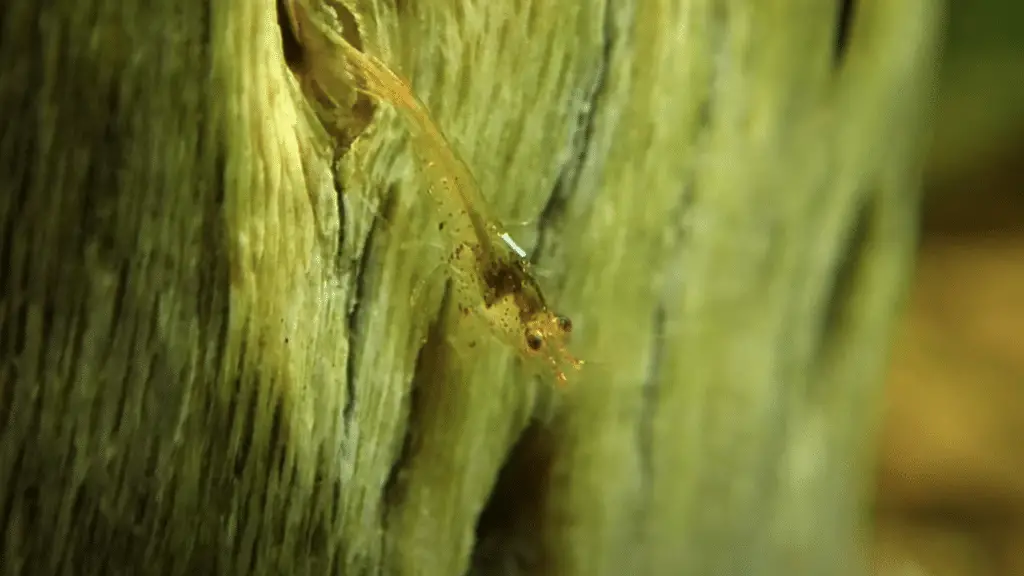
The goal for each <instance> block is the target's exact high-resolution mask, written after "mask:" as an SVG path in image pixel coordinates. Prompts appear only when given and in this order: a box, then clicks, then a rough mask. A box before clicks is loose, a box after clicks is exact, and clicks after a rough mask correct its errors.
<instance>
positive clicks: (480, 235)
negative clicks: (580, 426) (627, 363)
mask: <svg viewBox="0 0 1024 576" xmlns="http://www.w3.org/2000/svg"><path fill="white" fill-rule="evenodd" d="M335 39H336V41H337V42H338V43H339V44H340V45H341V48H342V51H343V53H344V60H345V70H346V72H347V73H348V74H349V75H350V76H351V77H352V79H353V80H354V81H355V82H356V84H357V86H358V89H359V90H361V91H363V92H365V93H367V94H369V95H370V96H372V97H374V98H376V99H378V100H381V101H383V102H386V103H388V104H389V105H391V106H392V107H394V108H395V109H396V110H397V111H398V113H399V115H400V116H401V117H402V119H403V120H404V121H405V124H406V126H407V127H408V130H409V132H410V134H411V145H412V148H413V150H414V152H415V154H416V156H417V157H418V159H419V161H420V163H421V165H422V167H423V172H424V175H425V176H426V178H427V180H428V182H429V185H430V195H431V197H432V198H433V199H434V200H435V201H436V203H437V206H438V209H439V211H440V217H441V220H442V226H441V231H442V233H443V234H444V235H445V236H446V238H447V239H448V241H449V243H450V253H449V256H448V264H449V267H450V269H451V272H452V274H451V276H452V284H453V287H454V288H455V291H456V295H457V297H458V300H459V301H460V305H461V306H462V307H463V309H464V310H470V311H473V312H476V313H477V314H479V315H480V316H481V317H482V318H483V319H484V320H485V321H486V323H487V325H488V326H489V327H490V328H491V330H492V331H494V333H495V334H496V335H497V336H498V337H499V338H500V339H501V340H502V341H504V342H506V343H507V344H509V345H511V346H512V347H513V348H514V349H515V350H516V351H517V352H518V353H519V354H520V355H521V356H523V357H526V358H541V359H543V360H546V361H547V363H549V364H550V366H551V367H552V368H553V369H554V371H555V374H556V376H557V378H558V381H559V382H560V383H565V382H566V381H567V376H566V373H565V371H564V370H563V367H564V366H565V365H566V364H568V365H570V366H572V367H573V368H575V369H579V368H580V367H581V366H582V364H583V362H582V361H581V360H578V359H576V358H574V357H572V356H571V355H570V354H569V352H568V350H567V348H566V345H567V341H568V337H569V333H570V332H571V331H572V322H571V321H570V320H569V319H568V318H567V317H565V316H562V315H559V314H557V313H555V312H554V311H552V310H551V309H549V308H548V306H547V303H546V302H545V300H544V296H543V293H542V292H541V289H540V287H539V286H538V285H537V282H536V280H535V279H534V278H533V276H532V275H531V273H530V270H529V264H528V262H527V261H526V260H525V259H524V256H525V252H524V251H523V250H522V249H521V248H519V246H518V245H516V244H515V242H513V241H512V239H511V237H510V236H509V235H508V233H507V232H506V231H505V230H504V229H502V227H501V226H500V225H498V223H497V222H496V220H494V219H493V218H490V217H489V216H488V215H487V214H486V212H485V203H484V200H483V196H482V195H481V193H480V189H479V187H478V185H477V183H476V181H475V179H474V178H473V175H472V173H471V172H470V171H469V168H468V167H467V166H466V163H465V162H464V161H463V160H462V159H461V158H460V157H459V156H458V154H457V153H456V152H455V151H454V149H453V148H452V146H451V145H450V144H449V142H448V140H447V138H445V136H444V134H443V133H442V132H441V130H440V129H439V128H438V126H437V124H435V123H434V121H433V119H432V118H431V117H430V114H429V113H428V112H427V110H426V107H425V106H424V105H423V104H422V103H421V102H420V101H419V99H418V98H417V97H416V96H415V94H413V92H412V89H411V88H410V87H409V85H408V84H407V83H406V82H404V81H403V80H402V79H401V78H399V77H398V76H397V75H396V74H395V73H394V72H392V71H391V70H390V69H389V68H388V67H387V66H386V65H384V63H382V62H381V61H380V60H378V59H376V58H374V57H373V56H370V55H368V54H364V53H362V52H360V51H359V50H357V49H356V48H354V47H353V46H352V45H351V44H349V43H348V42H346V41H345V40H344V39H343V38H340V37H335Z"/></svg>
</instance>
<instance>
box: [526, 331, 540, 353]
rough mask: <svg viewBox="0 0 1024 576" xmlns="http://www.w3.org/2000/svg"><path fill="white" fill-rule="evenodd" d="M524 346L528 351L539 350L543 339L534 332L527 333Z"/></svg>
mask: <svg viewBox="0 0 1024 576" xmlns="http://www.w3.org/2000/svg"><path fill="white" fill-rule="evenodd" d="M526 345H527V346H529V347H530V350H540V347H541V346H543V345H544V337H543V336H541V335H540V334H539V333H538V332H536V331H530V332H527V333H526Z"/></svg>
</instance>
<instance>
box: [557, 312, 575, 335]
mask: <svg viewBox="0 0 1024 576" xmlns="http://www.w3.org/2000/svg"><path fill="white" fill-rule="evenodd" d="M558 329H559V330H561V331H562V332H566V333H568V332H572V320H570V319H569V317H568V316H559V317H558Z"/></svg>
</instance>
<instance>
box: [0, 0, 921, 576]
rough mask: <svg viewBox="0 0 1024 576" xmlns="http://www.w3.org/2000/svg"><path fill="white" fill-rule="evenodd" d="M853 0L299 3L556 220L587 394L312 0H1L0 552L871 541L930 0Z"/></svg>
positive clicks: (369, 558) (556, 284)
mask: <svg viewBox="0 0 1024 576" xmlns="http://www.w3.org/2000/svg"><path fill="white" fill-rule="evenodd" d="M841 4H842V3H831V2H818V1H811V0H786V1H781V2H773V3H766V2H752V1H750V2H741V1H726V0H687V1H651V2H631V1H609V2H603V3H602V2H579V3H555V2H534V1H532V0H516V1H512V0H505V1H500V2H499V1H491V0H486V1H485V0H474V1H458V2H397V3H394V2H374V1H370V0H359V1H355V2H353V3H351V4H344V5H343V4H342V3H339V0H334V2H329V3H327V4H326V5H322V4H320V3H319V2H318V0H306V4H305V5H306V6H307V7H309V8H310V9H311V10H312V12H313V13H315V14H317V15H318V18H323V21H324V22H326V23H328V24H329V25H331V26H334V27H335V28H336V29H337V30H338V32H339V33H341V34H343V35H344V36H345V37H346V38H349V39H350V40H351V41H353V43H354V44H355V45H356V46H357V47H359V48H361V49H365V50H367V51H368V52H370V53H372V54H375V55H377V56H379V57H380V58H381V59H383V60H384V61H385V62H387V63H388V64H389V65H391V66H393V67H394V68H395V69H396V70H398V71H399V72H400V73H402V74H403V75H405V76H406V77H408V78H410V80H411V82H412V84H413V86H414V87H415V89H416V90H417V92H418V93H419V94H420V96H421V97H422V99H423V100H424V101H425V103H426V104H427V106H428V107H429V108H430V110H431V111H432V112H433V114H434V115H435V116H436V118H437V120H438V122H439V123H440V125H441V126H442V127H443V128H444V130H445V131H446V132H447V133H448V135H449V137H450V139H451V140H452V141H453V143H454V144H455V146H456V147H457V149H458V150H459V152H460V153H461V154H462V155H463V156H464V157H465V158H466V160H467V161H468V164H469V165H470V167H471V168H472V170H473V171H474V174H475V175H476V177H477V179H478V180H479V183H480V185H481V188H482V190H483V193H484V196H485V197H486V199H487V202H488V206H489V208H490V211H491V212H492V213H493V214H495V215H496V216H497V217H499V218H501V219H503V221H505V222H506V223H507V224H509V225H512V224H514V223H517V222H526V224H524V225H522V226H513V227H512V229H513V231H514V232H515V234H516V237H517V238H518V239H519V240H520V241H521V243H522V244H524V246H525V247H526V248H527V249H528V250H529V251H530V252H531V258H532V259H533V260H534V262H535V263H536V270H537V273H538V276H539V277H540V281H541V283H542V284H543V285H544V287H545V288H546V290H547V295H548V297H549V299H550V300H551V301H552V303H553V304H554V305H555V306H556V307H557V308H558V309H560V310H561V311H562V312H564V313H566V314H568V315H570V316H571V317H572V318H573V320H574V322H575V326H576V328H575V332H574V343H573V350H574V352H575V353H576V354H578V355H579V356H581V357H582V358H584V359H586V360H587V361H588V364H587V365H586V367H585V369H584V371H583V372H582V373H581V374H580V375H579V377H578V378H576V379H575V380H574V381H573V382H572V383H571V385H570V386H569V387H568V388H566V389H565V390H557V389H555V387H554V383H553V380H552V379H551V378H550V377H547V376H545V375H544V374H539V375H537V374H535V373H534V372H533V371H531V369H530V367H529V366H525V365H522V364H521V363H520V362H519V361H518V360H517V359H516V358H515V357H514V355H513V354H512V353H511V352H510V351H508V350H507V349H505V348H504V347H503V346H502V345H501V344H500V343H498V342H495V341H494V340H493V338H491V337H490V336H489V334H488V333H487V332H486V331H483V330H482V329H481V327H480V325H479V324H478V323H475V322H474V321H473V320H472V319H471V318H470V319H464V318H461V317H460V315H459V314H457V313H456V312H455V307H454V306H450V305H449V303H447V302H446V300H445V299H444V296H443V295H444V290H443V281H444V274H435V273H434V271H435V270H436V269H437V266H438V264H440V263H441V262H442V259H443V257H444V254H443V252H442V250H441V248H439V246H441V245H442V243H441V242H440V239H439V236H438V231H437V224H438V222H437V219H436V217H435V215H434V214H433V213H432V205H431V204H430V202H429V201H427V199H426V194H425V190H424V187H423V183H422V181H421V180H420V178H419V174H418V172H417V171H416V169H415V166H414V164H413V159H412V158H411V156H410V155H409V154H408V150H407V148H406V146H405V143H406V141H405V139H404V129H403V128H402V126H401V124H400V123H399V122H398V121H397V118H396V116H395V114H394V113H393V111H391V110H389V109H388V108H387V107H386V106H383V105H379V104H377V103H374V102H371V101H369V100H368V99H366V97H364V96H361V95H358V94H357V93H355V92H353V91H351V89H350V88H351V87H350V86H348V85H347V84H346V83H345V82H344V81H343V78H341V77H340V76H339V75H338V74H337V70H336V69H334V68H333V65H332V64H331V60H330V55H331V51H332V46H331V45H330V42H328V41H326V40H325V39H324V38H323V37H317V36H316V35H315V34H308V33H303V32H301V31H300V32H299V33H296V34H295V35H294V36H289V31H290V30H291V29H290V27H289V25H288V23H287V19H286V18H283V17H280V16H279V11H280V10H283V3H282V4H281V5H277V4H275V3H274V2H268V1H266V0H260V1H251V2H235V3H228V2H214V3H209V2H197V1H193V0H187V1H182V2H174V3H159V2H140V1H138V0H127V1H118V2H114V1H112V0H89V1H76V2H71V1H70V0H67V1H58V2H51V3H49V5H44V4H42V3H38V2H31V1H28V0H13V2H8V5H7V6H5V9H4V13H3V15H2V16H0V27H2V34H0V74H2V77H0V113H2V114H3V125H2V127H0V185H2V195H0V264H2V268H0V274H2V276H0V288H2V293H0V355H2V356H0V379H2V380H0V384H2V388H0V391H2V394H0V519H2V524H0V530H2V531H3V532H2V534H3V537H2V540H0V541H2V544H0V556H2V558H3V562H2V563H0V572H3V573H6V574H16V573H29V572H30V571H31V573H39V574H43V573H76V574H101V573H102V574H114V573H138V574H148V573H169V574H185V573H203V574H212V573H218V574H371V573H377V574H389V575H390V574H396V575H401V574H424V575H455V574H464V573H467V572H472V573H476V574H564V575H576V574H579V575H584V574H586V575H597V574H608V575H614V574H651V575H657V574H843V573H857V572H858V571H859V570H860V564H859V561H858V560H857V558H858V557H859V553H860V550H859V545H860V541H861V538H862V534H861V529H862V527H863V521H864V518H863V516H864V510H865V506H864V505H865V502H866V501H867V499H868V498H869V496H870V495H869V494H868V492H867V486H868V484H869V483H868V480H869V477H870V474H871V468H872V462H873V454H872V450H871V442H872V434H873V430H874V427H875V421H876V418H877V414H876V412H877V407H878V398H877V396H878V386H879V382H880V373H881V368H882V366H883V362H884V359H885V354H886V350H887V348H888V341H889V331H890V325H891V324H892V320H893V315H894V312H895V311H896V310H897V307H898V305H899V302H900V299H901V294H902V291H903V286H904V283H905V280H906V276H907V274H908V271H909V268H908V264H909V259H910V254H911V249H912V246H913V242H914V227H915V208H916V203H917V187H918V172H919V164H920V159H919V156H920V151H921V148H922V143H921V142H922V138H921V136H922V132H923V130H922V128H923V126H924V122H923V120H924V118H925V111H926V110H927V100H928V98H927V95H928V89H929V85H930V77H931V69H932V65H933V60H934V58H935V51H934V46H935V39H936V36H937V32H938V22H939V12H940V10H939V5H938V4H937V3H935V2H932V1H929V0H910V1H907V2H883V1H881V0H863V1H861V2H852V3H849V4H850V6H849V7H850V8H852V11H851V12H850V13H849V14H850V16H851V18H850V19H849V20H848V24H849V26H842V25H840V22H842V21H843V19H842V18H840V11H841ZM282 26H284V29H285V31H286V32H285V34H284V35H283V36H282ZM841 30H845V32H842V33H841V32H840V31H841ZM837 36H843V37H844V38H845V40H844V41H843V42H841V43H839V42H837ZM837 44H842V47H841V49H837ZM286 52H287V53H288V58H287V61H286V58H285V54H286ZM442 271H443V269H442Z"/></svg>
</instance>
